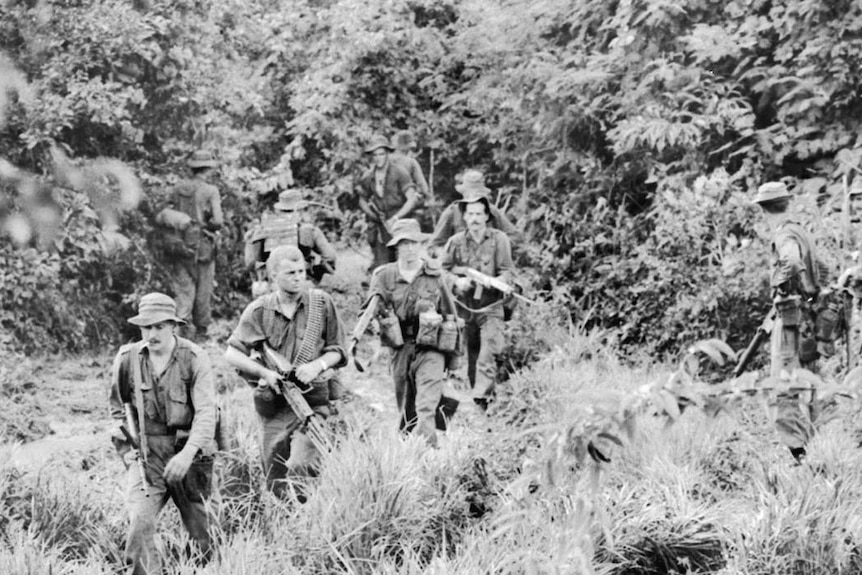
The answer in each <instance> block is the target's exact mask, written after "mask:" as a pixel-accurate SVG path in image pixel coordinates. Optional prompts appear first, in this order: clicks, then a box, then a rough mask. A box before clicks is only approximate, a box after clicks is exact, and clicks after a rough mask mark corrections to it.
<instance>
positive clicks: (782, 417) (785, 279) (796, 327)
mask: <svg viewBox="0 0 862 575" xmlns="http://www.w3.org/2000/svg"><path fill="white" fill-rule="evenodd" d="M791 200H792V194H791V193H790V191H789V190H788V189H787V185H786V184H785V183H784V182H767V183H765V184H763V185H761V186H760V187H759V188H758V189H757V193H756V194H755V196H754V200H753V201H754V203H756V204H758V205H759V206H760V207H761V209H762V213H763V215H764V217H765V218H766V221H767V223H768V224H769V228H770V231H771V236H772V245H771V262H772V263H771V277H770V286H771V289H772V303H773V308H774V317H775V321H774V323H773V327H772V333H771V334H770V374H771V375H772V376H773V377H785V378H786V377H790V376H791V375H792V373H793V371H794V370H795V369H797V368H799V367H804V368H806V369H808V370H810V371H814V370H816V364H817V359H818V358H819V357H820V351H819V350H822V349H824V346H823V345H818V341H817V340H816V339H815V337H814V335H815V330H814V320H815V316H814V310H813V305H814V303H815V301H816V298H817V297H818V295H819V293H820V286H821V281H820V267H819V265H818V263H817V257H816V251H815V245H814V241H813V240H812V239H811V237H810V235H809V234H808V232H807V231H806V230H805V228H804V227H803V226H802V225H801V224H799V223H798V222H796V221H794V219H793V217H792V215H791V214H790V212H789V206H790V203H791ZM805 419H806V418H805V417H803V413H802V410H800V406H799V397H798V394H796V395H794V396H792V397H791V396H790V395H789V394H786V395H785V397H783V398H781V399H780V403H779V410H778V419H777V421H776V423H777V427H778V430H779V435H780V436H781V438H782V441H783V442H784V443H785V444H786V445H787V446H788V447H789V449H790V452H791V454H793V456H794V457H795V458H796V459H797V460H799V459H801V458H802V457H803V456H804V455H805V439H806V438H804V437H801V436H800V435H799V434H798V433H794V432H793V430H798V429H805V428H806V426H807V425H810V421H805Z"/></svg>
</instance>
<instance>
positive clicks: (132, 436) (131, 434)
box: [120, 403, 150, 497]
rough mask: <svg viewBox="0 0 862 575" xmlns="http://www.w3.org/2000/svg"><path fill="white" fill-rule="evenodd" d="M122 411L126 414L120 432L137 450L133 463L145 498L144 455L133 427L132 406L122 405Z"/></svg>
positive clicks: (129, 404) (148, 492)
mask: <svg viewBox="0 0 862 575" xmlns="http://www.w3.org/2000/svg"><path fill="white" fill-rule="evenodd" d="M123 411H124V412H125V414H126V423H125V424H123V425H120V432H121V433H122V434H123V435H124V436H125V437H126V441H128V442H129V445H131V446H132V447H133V448H134V449H137V450H138V455H137V456H136V457H135V462H136V464H137V465H136V467H137V468H138V475H139V476H140V479H141V491H143V492H144V496H145V497H149V496H150V490H149V488H148V487H147V469H146V454H145V453H141V441H140V439H139V435H138V432H137V428H136V427H135V416H134V413H132V404H131V403H124V404H123Z"/></svg>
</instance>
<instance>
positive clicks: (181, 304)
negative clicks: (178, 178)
mask: <svg viewBox="0 0 862 575" xmlns="http://www.w3.org/2000/svg"><path fill="white" fill-rule="evenodd" d="M170 203H171V206H172V207H173V208H174V209H176V210H178V211H180V212H183V213H185V214H188V215H189V216H190V217H191V218H192V225H193V226H196V227H197V228H198V229H199V231H200V234H199V239H198V242H197V250H196V253H195V254H194V255H189V256H177V257H172V258H171V259H170V260H169V261H168V262H166V264H167V268H168V273H169V275H170V279H171V287H172V289H173V292H174V299H175V300H176V302H177V315H179V316H180V317H181V318H182V319H183V320H185V321H186V322H190V323H192V324H193V325H194V326H195V328H197V332H198V334H199V335H204V334H206V332H207V329H208V328H209V325H210V324H211V323H212V309H211V307H210V302H211V300H212V293H213V286H214V283H215V232H217V231H218V229H219V228H221V226H222V225H224V215H223V214H222V208H221V197H220V195H219V191H218V188H216V187H215V186H214V185H212V184H209V183H207V182H205V181H203V180H201V179H197V178H195V179H192V180H186V181H184V182H182V183H180V184H178V185H177V186H175V187H174V189H173V193H172V196H171V202H170Z"/></svg>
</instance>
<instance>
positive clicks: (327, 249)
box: [246, 190, 336, 297]
mask: <svg viewBox="0 0 862 575" xmlns="http://www.w3.org/2000/svg"><path fill="white" fill-rule="evenodd" d="M307 205H308V203H307V202H306V201H305V200H303V199H302V193H301V192H300V191H299V190H285V191H283V192H281V193H280V194H279V195H278V202H276V203H275V205H273V212H271V213H269V214H264V216H263V217H262V218H261V221H260V223H259V224H258V225H256V226H254V228H253V229H251V230H249V233H248V237H247V241H248V243H249V252H248V253H247V254H246V257H247V261H246V264H247V265H254V266H255V269H256V270H258V271H260V272H261V273H260V274H259V277H258V280H264V278H265V274H264V273H263V271H264V264H265V263H266V260H267V258H268V257H269V254H270V252H271V251H272V250H273V249H274V248H276V247H278V246H296V247H298V248H299V250H300V251H301V252H302V255H303V257H304V258H305V264H306V271H307V274H308V277H309V278H311V280H312V281H313V282H314V283H315V284H318V283H320V280H321V279H322V278H323V276H324V274H327V273H334V272H335V258H336V253H335V248H333V247H332V244H330V243H329V240H327V239H326V236H325V235H324V233H323V232H322V231H321V230H320V228H318V227H317V226H315V225H314V224H312V223H309V222H306V221H304V214H305V208H306V206H307ZM266 291H269V288H268V286H266V288H265V289H261V290H260V291H259V293H255V290H252V296H254V297H257V296H259V295H262V294H263V293H265V292H266Z"/></svg>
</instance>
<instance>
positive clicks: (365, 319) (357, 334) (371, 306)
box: [347, 294, 380, 371]
mask: <svg viewBox="0 0 862 575" xmlns="http://www.w3.org/2000/svg"><path fill="white" fill-rule="evenodd" d="M379 305H380V294H374V295H373V296H371V299H370V300H368V305H367V306H365V311H364V312H362V315H361V316H359V320H358V321H357V322H356V326H355V327H354V328H353V334H352V335H351V336H350V343H348V345H347V353H348V354H349V355H350V357H352V358H353V365H355V366H356V369H357V370H358V371H365V366H363V365H362V364H361V363H359V360H358V359H357V358H356V355H355V352H356V344H357V343H359V340H360V339H362V335H363V334H364V333H365V330H366V329H368V325H369V324H370V323H371V320H373V319H374V316H375V315H376V314H377V307H378V306H379Z"/></svg>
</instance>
